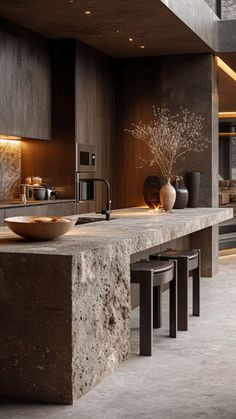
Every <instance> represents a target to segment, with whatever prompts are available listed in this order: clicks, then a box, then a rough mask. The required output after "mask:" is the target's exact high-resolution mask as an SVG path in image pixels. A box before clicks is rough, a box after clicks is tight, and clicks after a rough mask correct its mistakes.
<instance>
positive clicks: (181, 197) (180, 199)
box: [172, 178, 188, 209]
mask: <svg viewBox="0 0 236 419" xmlns="http://www.w3.org/2000/svg"><path fill="white" fill-rule="evenodd" d="M172 185H173V186H174V188H175V190H176V200H175V205H174V209H184V208H186V206H187V203H188V189H187V188H186V186H185V184H184V180H183V179H182V178H176V180H175V181H174V182H173V183H172Z"/></svg>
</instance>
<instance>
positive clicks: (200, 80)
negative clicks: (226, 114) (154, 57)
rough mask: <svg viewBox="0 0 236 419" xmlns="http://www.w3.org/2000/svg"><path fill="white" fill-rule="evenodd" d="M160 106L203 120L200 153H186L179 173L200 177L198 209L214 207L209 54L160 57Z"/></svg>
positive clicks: (214, 106) (213, 90) (214, 107)
mask: <svg viewBox="0 0 236 419" xmlns="http://www.w3.org/2000/svg"><path fill="white" fill-rule="evenodd" d="M161 78H162V105H164V106H167V107H168V108H170V109H171V110H172V111H173V112H178V110H179V107H180V106H182V107H184V108H185V107H186V108H187V109H189V110H190V111H191V112H194V113H195V114H196V115H201V116H202V117H204V123H203V124H204V129H203V134H204V135H205V137H206V139H207V140H208V141H209V144H208V147H207V149H206V150H205V151H204V152H200V153H196V152H190V153H188V154H187V155H186V159H185V160H181V163H180V164H179V165H178V169H179V172H182V173H184V172H187V171H194V170H196V171H200V172H201V173H202V182H201V185H202V187H201V196H200V206H209V207H211V206H218V185H217V179H218V125H217V124H218V122H217V121H218V118H217V112H218V97H217V85H216V68H215V62H214V59H213V56H212V55H210V54H202V55H185V56H176V57H163V60H162V77H161Z"/></svg>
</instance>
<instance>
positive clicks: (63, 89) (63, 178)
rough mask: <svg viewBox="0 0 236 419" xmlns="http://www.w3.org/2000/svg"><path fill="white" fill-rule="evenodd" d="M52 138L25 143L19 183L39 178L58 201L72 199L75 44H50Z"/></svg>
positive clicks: (66, 42) (73, 188)
mask: <svg viewBox="0 0 236 419" xmlns="http://www.w3.org/2000/svg"><path fill="white" fill-rule="evenodd" d="M51 56H52V69H53V77H52V139H51V141H47V142H45V141H39V140H37V141H36V140H34V141H25V142H23V150H22V180H23V181H24V178H25V177H26V176H29V175H39V176H42V177H43V180H44V181H45V182H48V183H50V184H52V185H53V186H54V187H55V188H56V190H57V191H58V193H59V197H60V198H74V196H75V41H74V40H59V41H53V42H52V44H51Z"/></svg>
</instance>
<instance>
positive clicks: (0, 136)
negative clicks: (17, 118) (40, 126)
mask: <svg viewBox="0 0 236 419" xmlns="http://www.w3.org/2000/svg"><path fill="white" fill-rule="evenodd" d="M0 140H21V137H16V135H5V134H0Z"/></svg>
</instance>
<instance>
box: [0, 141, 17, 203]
mask: <svg viewBox="0 0 236 419" xmlns="http://www.w3.org/2000/svg"><path fill="white" fill-rule="evenodd" d="M20 180H21V143H20V141H17V142H16V141H6V140H1V139H0V199H12V198H18V194H19V192H20V190H19V189H20V188H19V186H20Z"/></svg>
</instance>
